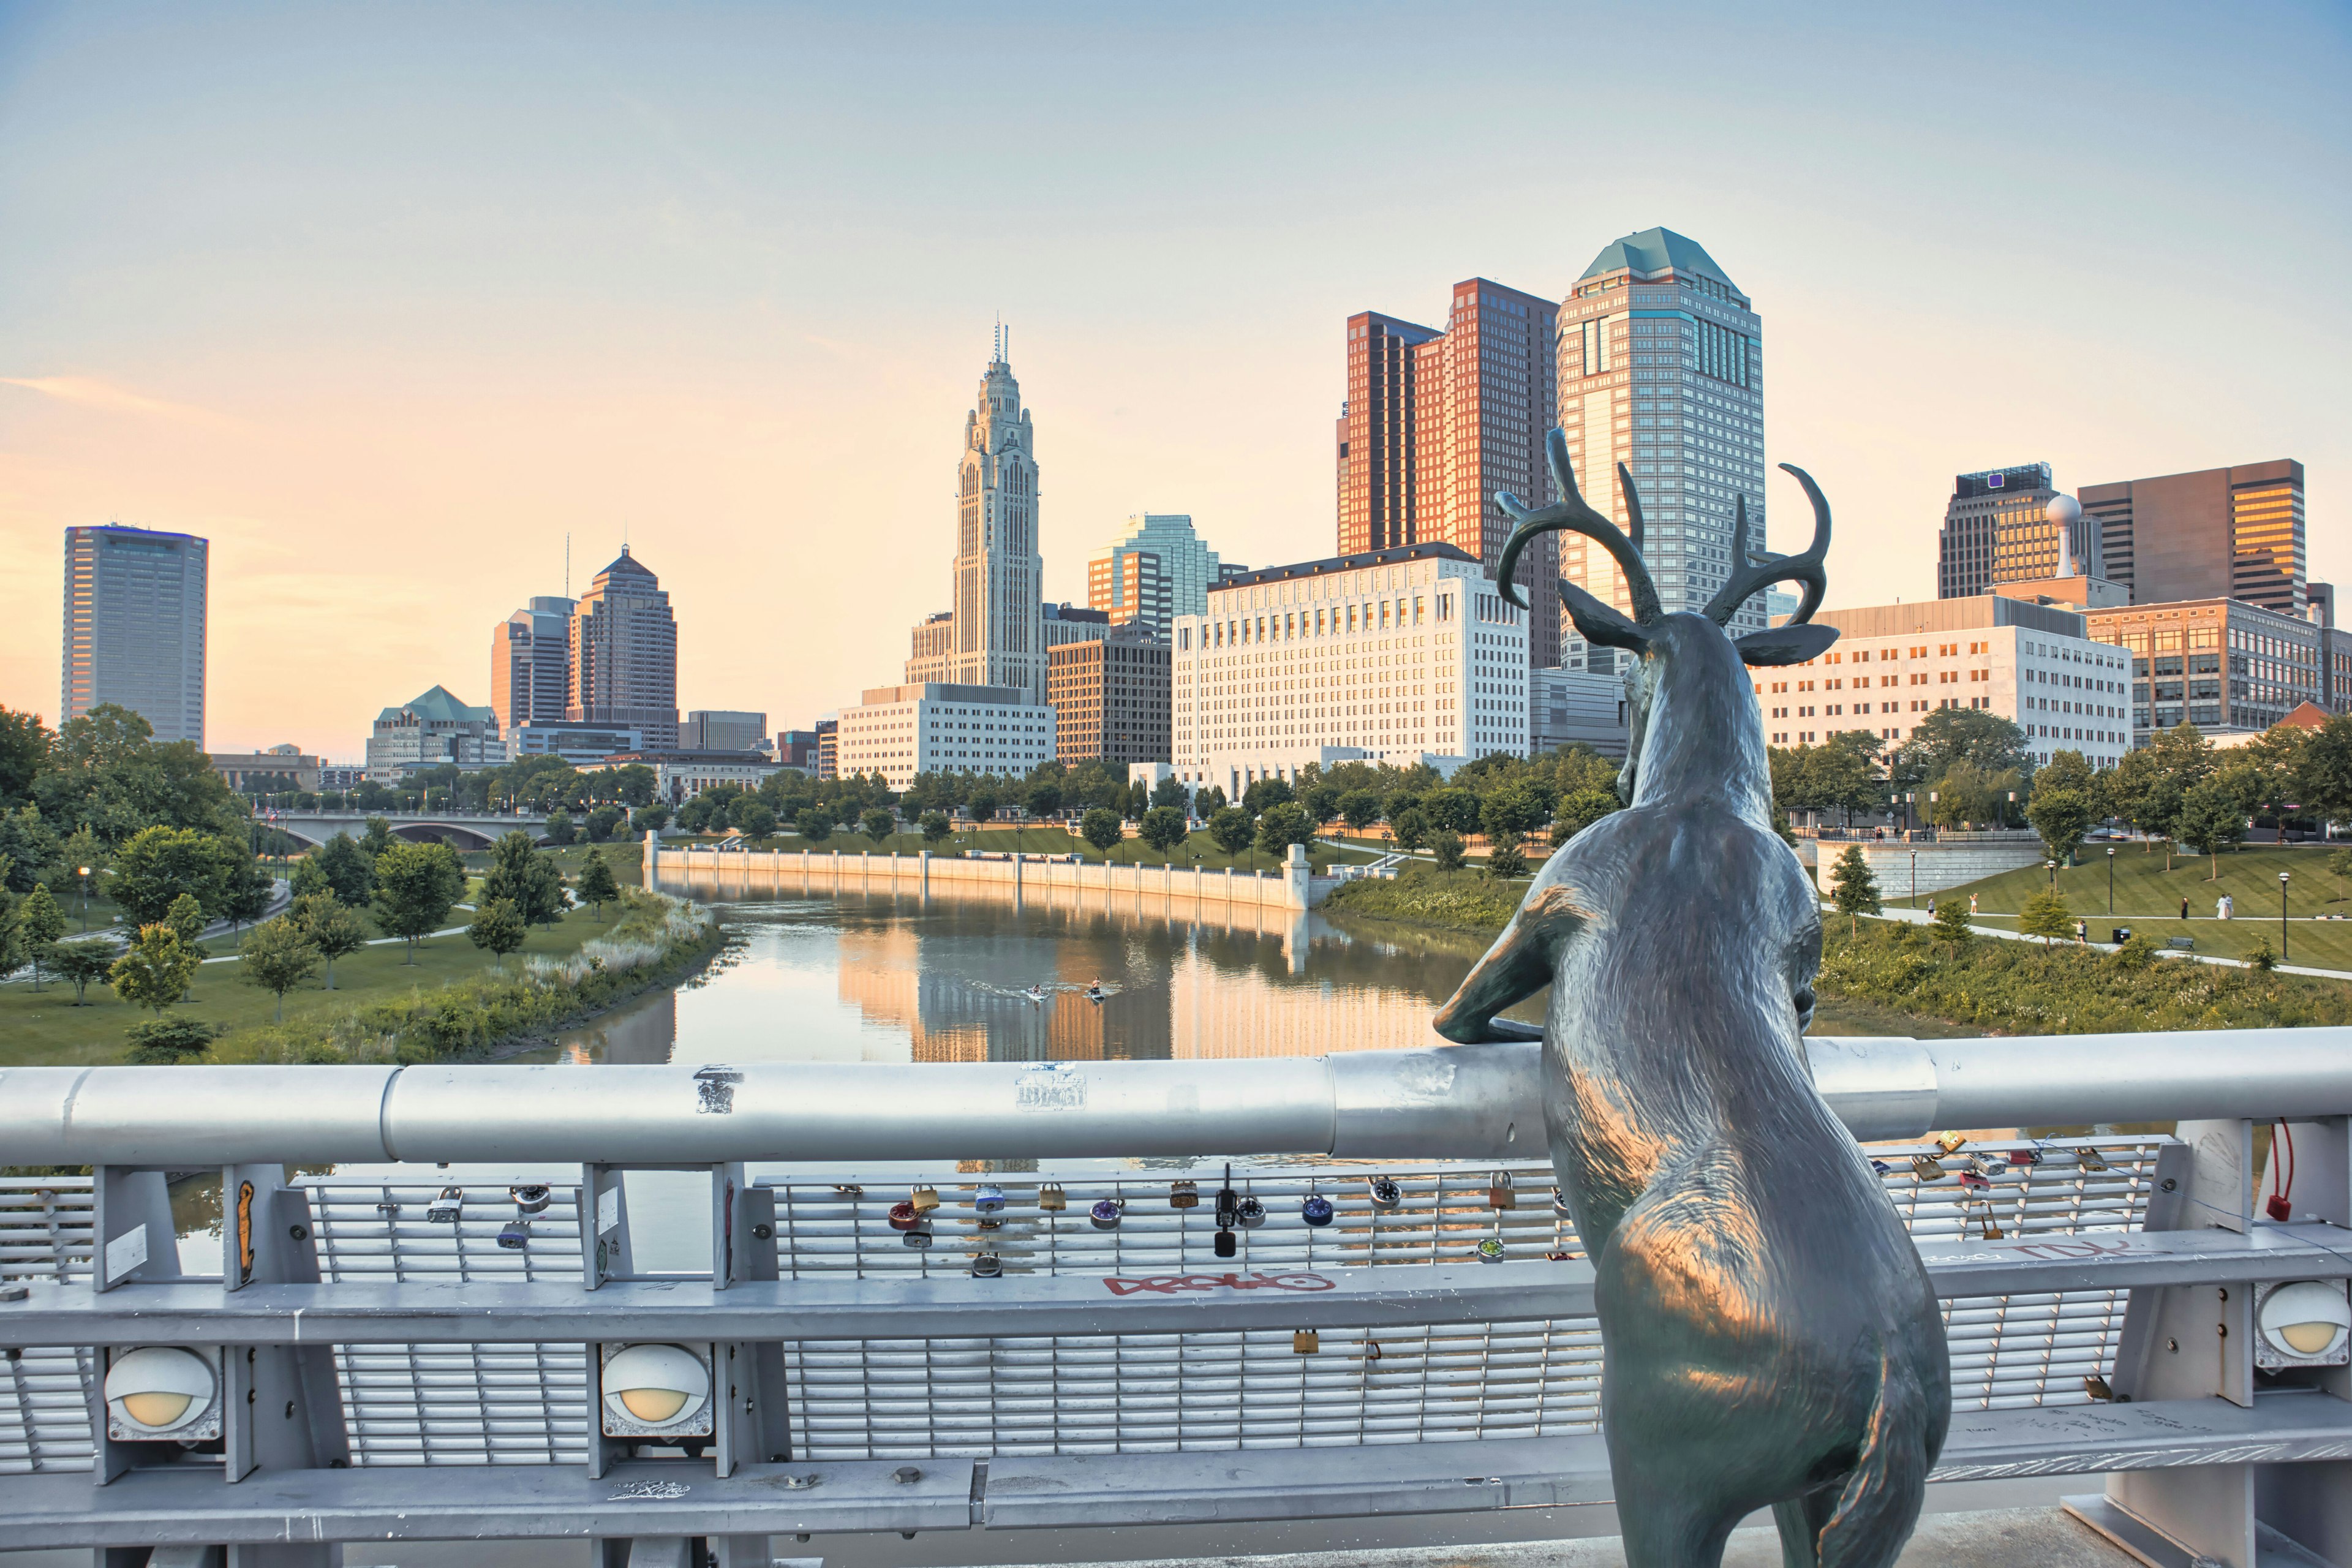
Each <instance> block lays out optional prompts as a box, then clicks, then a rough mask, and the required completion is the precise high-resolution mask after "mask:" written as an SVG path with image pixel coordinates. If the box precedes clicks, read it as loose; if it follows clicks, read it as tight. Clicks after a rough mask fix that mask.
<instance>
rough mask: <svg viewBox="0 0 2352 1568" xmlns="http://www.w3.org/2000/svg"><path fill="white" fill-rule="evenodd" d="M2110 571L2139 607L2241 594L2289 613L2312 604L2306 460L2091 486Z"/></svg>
mask: <svg viewBox="0 0 2352 1568" xmlns="http://www.w3.org/2000/svg"><path fill="white" fill-rule="evenodd" d="M2081 493H2082V501H2083V510H2084V513H2085V514H2087V516H2088V517H2089V518H2090V519H2091V520H2093V521H2095V522H2096V523H2097V524H2098V527H2099V531H2100V534H2101V536H2102V538H2103V540H2104V542H2105V550H2106V561H2107V576H2108V577H2109V578H2110V579H2111V580H2113V581H2114V582H2116V583H2120V584H2123V585H2124V586H2125V587H2126V588H2129V589H2130V590H2131V595H2132V603H2133V604H2135V605H2156V604H2168V603H2171V602H2172V601H2175V600H2188V599H2235V600H2237V601H2238V602H2239V603H2241V604H2246V605H2262V606H2263V608H2264V609H2267V610H2275V611H2277V612H2278V613H2279V614H2280V615H2283V616H2302V615H2303V614H2304V612H2305V607H2306V605H2307V604H2308V603H2309V599H2308V595H2306V593H2305V583H2306V582H2307V578H2306V575H2305V573H2306V562H2305V554H2304V510H2303V465H2302V464H2301V463H2298V462H2294V461H2292V460H2291V459H2288V458H2279V459H2277V460H2275V461H2273V462H2268V463H2244V464H2240V465H2239V466H2237V467H2235V468H2204V469H2200V470H2199V471H2198V472H2196V473H2192V474H2167V475H2164V476H2163V477H2162V478H2160V479H2125V480H2123V481H2121V482H2119V483H2116V484H2106V485H2084V487H2083V489H2082V492H2081Z"/></svg>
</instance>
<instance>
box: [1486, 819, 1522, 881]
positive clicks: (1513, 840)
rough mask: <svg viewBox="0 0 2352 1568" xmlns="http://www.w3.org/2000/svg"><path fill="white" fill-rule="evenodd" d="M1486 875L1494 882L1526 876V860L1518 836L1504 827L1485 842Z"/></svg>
mask: <svg viewBox="0 0 2352 1568" xmlns="http://www.w3.org/2000/svg"><path fill="white" fill-rule="evenodd" d="M1487 843H1488V845H1489V847H1488V849H1487V851H1486V875H1488V876H1489V877H1492V878H1494V879H1496V881H1504V880H1507V879H1510V878H1513V877H1524V876H1526V875H1527V874H1528V858H1527V854H1526V852H1525V851H1523V850H1521V849H1520V847H1519V836H1518V835H1517V833H1515V832H1513V831H1512V830H1511V829H1509V828H1507V827H1506V828H1504V829H1502V830H1501V831H1500V832H1498V833H1496V834H1495V835H1494V836H1493V837H1491V838H1489V839H1488V840H1487Z"/></svg>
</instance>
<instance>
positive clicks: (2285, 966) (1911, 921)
mask: <svg viewBox="0 0 2352 1568" xmlns="http://www.w3.org/2000/svg"><path fill="white" fill-rule="evenodd" d="M1835 909H1836V906H1835V905H1833V904H1831V903H1829V902H1827V901H1826V900H1825V901H1824V902H1823V903H1822V913H1823V914H1824V915H1827V914H1830V913H1832V912H1834V910H1835ZM1876 918H1878V919H1880V920H1888V921H1901V922H1903V923H1904V924H1906V925H1915V926H1923V925H1927V924H1930V923H1932V921H1934V919H1935V917H1934V916H1932V915H1930V914H1929V913H1928V912H1927V910H1898V909H1885V910H1880V911H1879V913H1878V916H1877V917H1876ZM2091 918H2095V919H2096V920H2099V921H2105V920H2109V919H2113V920H2117V921H2131V920H2138V919H2142V918H2147V919H2155V920H2162V919H2166V918H2168V917H2165V916H2162V915H2156V916H2148V917H2141V916H2137V915H2114V916H2107V915H2099V916H2095V917H2091ZM2305 918H2306V919H2307V918H2309V917H2305ZM2213 923H2214V924H2215V925H2244V926H2251V927H2257V928H2258V927H2261V926H2264V925H2267V924H2269V923H2271V922H2269V921H2257V920H2253V919H2252V918H2249V919H2246V920H2243V921H2214V922H2213ZM1969 930H1970V931H1974V932H1976V933H1977V935H1979V936H1995V937H1999V938H2000V940H2001V941H2003V942H2040V941H2041V940H2042V939H2041V938H2040V937H2038V936H2027V935H2026V934H2024V933H2023V932H2022V931H2010V930H2008V929H2006V928H2005V927H2001V926H1980V925H1975V924H1971V925H1970V926H1969ZM2255 934H2257V935H2259V934H2260V932H2259V931H2256V932H2255ZM2077 945H2080V946H2083V947H2088V948H2095V949H2096V950H2097V951H2098V952H2115V950H2116V947H2117V946H2118V945H2119V944H2118V943H2116V942H2082V943H2079V944H2077ZM2156 956H2157V957H2158V958H2171V959H2179V960H2181V961H2184V962H2186V963H2217V964H2220V965H2221V967H2222V968H2224V969H2244V968H2246V967H2248V965H2247V963H2246V961H2245V960H2244V959H2242V958H2221V957H2219V956H2217V955H2215V954H2213V953H2210V952H2181V951H2180V950H2179V949H2178V948H2163V947H2159V948H2158V949H2157V950H2156ZM2277 968H2278V973H2281V974H2312V975H2316V976H2318V977H2319V978H2320V979H2322V980H2352V970H2344V969H2309V968H2305V966H2304V965H2302V964H2300V963H2282V964H2280V965H2278V966H2277Z"/></svg>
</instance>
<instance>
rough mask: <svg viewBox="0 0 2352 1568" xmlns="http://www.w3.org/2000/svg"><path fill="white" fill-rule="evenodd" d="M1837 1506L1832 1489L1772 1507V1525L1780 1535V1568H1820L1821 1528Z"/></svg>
mask: <svg viewBox="0 0 2352 1568" xmlns="http://www.w3.org/2000/svg"><path fill="white" fill-rule="evenodd" d="M1837 1505H1838V1489H1837V1488H1836V1486H1834V1485H1831V1486H1825V1487H1821V1488H1817V1489H1814V1490H1812V1491H1809V1492H1807V1493H1805V1494H1804V1495H1803V1496H1802V1497H1792V1498H1788V1499H1784V1500H1781V1501H1780V1502H1776V1503H1774V1504H1773V1505H1772V1522H1773V1523H1774V1524H1775V1525H1777V1526H1779V1527H1780V1562H1781V1564H1782V1568H1821V1563H1822V1547H1821V1541H1822V1526H1824V1525H1826V1524H1828V1523H1829V1521H1830V1516H1831V1515H1832V1514H1834V1513H1835V1512H1836V1511H1837Z"/></svg>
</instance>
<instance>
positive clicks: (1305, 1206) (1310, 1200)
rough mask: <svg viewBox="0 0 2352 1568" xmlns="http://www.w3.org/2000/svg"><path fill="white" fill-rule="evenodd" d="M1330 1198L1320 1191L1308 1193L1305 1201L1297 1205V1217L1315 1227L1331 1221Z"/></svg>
mask: <svg viewBox="0 0 2352 1568" xmlns="http://www.w3.org/2000/svg"><path fill="white" fill-rule="evenodd" d="M1332 1213H1333V1210H1332V1207H1331V1200H1330V1199H1329V1198H1327V1197H1325V1196H1323V1194H1320V1193H1309V1194H1307V1201H1306V1202H1305V1203H1302V1204H1300V1205H1298V1217H1299V1218H1300V1219H1303V1220H1305V1221H1306V1222H1307V1224H1308V1225H1311V1226H1316V1227H1317V1228H1318V1229H1319V1228H1321V1227H1322V1226H1327V1225H1329V1224H1330V1223H1331V1215H1332Z"/></svg>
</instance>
